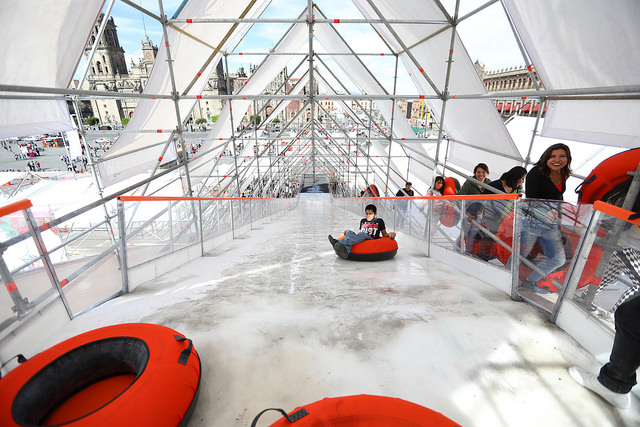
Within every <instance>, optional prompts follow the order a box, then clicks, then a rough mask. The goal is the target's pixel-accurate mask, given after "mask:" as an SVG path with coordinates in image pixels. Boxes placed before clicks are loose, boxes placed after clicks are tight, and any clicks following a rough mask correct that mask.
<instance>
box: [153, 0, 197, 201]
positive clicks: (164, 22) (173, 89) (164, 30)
mask: <svg viewBox="0 0 640 427" xmlns="http://www.w3.org/2000/svg"><path fill="white" fill-rule="evenodd" d="M158 6H159V7H160V15H161V16H162V34H163V37H164V40H165V50H166V52H167V64H168V69H169V76H170V78H171V98H172V99H173V103H174V105H175V108H176V123H177V126H176V129H177V133H178V137H179V138H180V145H181V146H182V158H180V154H179V152H178V148H177V147H176V146H175V139H173V138H172V140H173V142H174V148H175V150H176V155H177V156H178V163H182V167H183V168H184V173H185V177H186V180H187V192H186V193H187V194H188V195H189V197H193V190H192V189H191V178H190V177H189V166H188V162H187V147H185V142H184V138H183V134H182V133H183V132H184V130H183V128H182V118H181V115H180V94H179V93H178V90H177V87H176V79H175V76H174V73H173V60H172V59H171V49H170V48H169V35H168V33H167V24H168V21H167V17H166V15H165V14H164V9H163V7H162V0H158ZM183 191H184V188H183Z"/></svg>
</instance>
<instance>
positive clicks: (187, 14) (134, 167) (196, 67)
mask: <svg viewBox="0 0 640 427" xmlns="http://www.w3.org/2000/svg"><path fill="white" fill-rule="evenodd" d="M250 3H251V0H239V1H233V2H229V1H226V0H208V1H199V2H196V1H192V2H188V3H187V4H186V5H185V7H184V8H183V9H182V11H181V12H180V15H179V16H178V18H181V19H187V18H194V17H198V18H240V17H241V14H242V12H243V11H244V10H245V9H246V8H247V6H248V5H249V4H250ZM268 3H269V0H259V1H257V2H256V3H255V4H254V5H253V6H252V7H251V9H250V12H249V13H248V14H247V16H245V17H246V18H255V17H257V16H259V15H260V14H261V13H262V11H263V10H264V8H265V7H266V6H267V5H268ZM248 25H249V24H239V25H238V26H237V27H236V28H235V29H233V24H231V23H229V24H216V25H209V24H176V27H178V28H180V29H181V30H184V31H186V32H188V33H189V34H190V35H192V36H194V37H195V38H197V39H199V40H202V41H204V42H206V43H207V44H208V45H209V46H207V45H205V44H203V43H201V42H199V41H197V40H194V38H192V37H188V36H187V35H185V34H183V33H181V32H178V31H175V30H173V29H169V30H168V39H169V47H170V49H171V59H172V61H173V76H174V79H175V84H176V89H177V91H178V92H179V93H180V94H181V95H185V94H188V95H199V94H201V93H202V90H203V88H204V86H205V85H206V83H207V81H208V80H209V77H210V76H211V73H212V72H213V71H214V70H215V67H216V66H217V64H218V62H219V61H220V57H221V53H220V52H218V53H217V54H216V55H215V57H214V58H213V60H212V61H210V63H209V64H208V65H207V67H206V68H205V70H204V71H203V72H202V73H201V74H200V76H198V73H199V72H200V69H201V67H202V66H203V65H204V64H205V61H206V60H207V59H208V58H209V57H210V56H211V55H212V54H213V52H214V49H212V47H214V48H215V47H216V46H218V45H220V44H221V43H222V41H223V39H224V37H225V36H226V35H227V33H229V32H230V31H232V36H231V37H229V38H228V39H227V40H226V41H225V42H224V43H223V44H222V46H221V50H220V51H221V52H224V51H225V50H226V49H227V48H228V47H230V46H232V44H233V43H235V42H236V41H237V40H238V38H239V37H240V36H241V35H242V34H243V33H244V31H245V30H246V28H247V26H248ZM160 46H161V47H160V49H158V56H157V58H156V61H155V63H154V66H153V70H152V72H151V75H150V76H149V81H148V83H147V85H146V86H145V88H144V93H148V94H166V95H167V96H168V97H170V94H171V92H172V91H173V88H172V82H171V75H170V73H169V63H168V61H167V51H166V48H165V41H164V39H163V41H162V43H161V44H160ZM196 77H197V80H196V82H195V84H194V85H193V86H192V87H191V89H189V90H188V91H187V92H186V93H185V91H186V90H187V88H188V86H189V85H190V84H191V82H192V81H193V80H194V78H196ZM195 103H196V100H195V99H183V100H180V101H179V108H180V121H181V122H184V121H185V119H186V118H187V117H188V116H189V114H190V113H191V109H192V108H193V106H194V105H195ZM177 127H178V118H177V116H176V110H175V103H174V102H173V101H172V100H171V99H141V100H140V101H139V103H138V106H137V107H136V110H135V112H134V114H133V116H132V117H131V121H130V122H129V124H128V125H127V130H128V131H134V130H144V131H153V132H155V133H137V134H136V133H126V134H124V135H123V136H122V137H121V138H120V139H118V141H117V142H116V143H115V144H114V145H113V146H112V147H111V149H109V152H108V153H107V154H106V155H105V156H104V157H103V159H101V160H104V161H103V162H101V163H100V164H99V165H98V169H99V171H100V175H101V177H102V180H103V182H104V183H105V185H110V184H113V183H115V182H118V181H121V180H123V179H125V178H128V177H130V176H133V175H135V174H137V173H140V172H143V171H146V170H149V169H151V168H153V166H154V165H155V164H157V162H158V158H159V157H160V155H161V153H162V151H163V149H164V147H165V144H164V143H166V142H167V140H168V138H169V137H170V135H171V132H172V130H174V129H176V128H177ZM171 148H173V147H171ZM123 154H126V156H123ZM164 157H165V160H172V159H175V158H176V154H175V151H174V150H173V149H172V150H170V151H169V152H168V154H165V156H164Z"/></svg>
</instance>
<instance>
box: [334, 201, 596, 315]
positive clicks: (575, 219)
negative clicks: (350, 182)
mask: <svg viewBox="0 0 640 427" xmlns="http://www.w3.org/2000/svg"><path fill="white" fill-rule="evenodd" d="M505 196H507V195H502V196H497V195H493V196H462V197H461V196H451V197H412V198H395V197H388V198H346V199H334V202H335V203H338V204H339V205H341V206H342V207H343V208H344V209H346V210H348V211H350V212H353V213H355V214H357V215H363V213H364V208H365V206H366V205H367V204H370V203H372V204H374V205H376V206H377V208H378V217H381V218H383V219H384V220H385V223H386V224H387V228H388V230H389V231H395V232H398V233H403V234H406V235H409V236H412V237H415V238H417V239H421V240H424V241H426V242H427V246H426V247H427V254H428V253H429V247H431V246H432V245H435V246H439V247H441V248H444V249H447V250H451V251H454V252H457V253H460V254H461V255H464V256H467V257H472V258H474V259H477V260H479V261H483V262H486V263H489V264H491V265H493V266H494V267H496V268H500V269H504V270H506V271H510V272H511V273H512V278H513V279H512V280H513V283H515V284H516V286H517V287H516V291H515V293H516V295H518V296H520V297H521V298H522V299H524V300H526V301H527V302H529V303H531V304H533V305H536V306H538V307H539V308H541V309H543V310H544V311H546V312H548V313H553V312H556V311H557V310H558V307H559V303H560V302H561V296H562V294H563V292H566V291H564V288H565V287H566V280H567V277H568V275H569V271H570V268H571V266H572V263H573V262H575V261H576V256H577V253H578V249H579V247H580V245H581V242H582V241H583V239H584V238H585V233H586V232H587V230H588V229H589V228H588V224H589V220H590V217H591V215H592V207H591V205H579V206H574V205H572V204H570V203H564V202H560V201H544V200H526V199H525V200H520V199H517V198H514V197H513V196H511V197H510V198H507V197H505ZM514 218H515V219H516V220H515V221H514ZM603 229H604V228H603V227H600V232H599V233H600V234H603V233H604V231H603ZM514 235H515V236H518V238H517V239H515V245H516V247H517V248H518V250H517V252H516V254H515V255H513V254H514V249H513V248H514V238H513V237H514ZM602 255H603V249H602V248H601V246H600V245H599V244H598V242H596V243H595V244H593V245H592V246H589V248H588V251H587V252H586V255H585V257H586V258H588V260H589V261H588V262H587V263H586V265H585V266H584V267H583V268H582V269H581V270H578V271H579V273H580V278H579V280H578V282H577V289H578V291H579V292H580V293H582V292H583V291H586V290H587V289H589V286H595V287H597V286H598V284H599V283H600V277H601V274H600V273H599V271H597V270H598V263H599V260H600V258H601V257H602ZM512 263H513V265H517V266H518V268H517V269H512V268H511V265H512ZM600 269H602V267H600ZM576 274H577V273H576ZM592 292H595V291H592ZM599 298H602V296H600V295H599ZM589 304H591V302H589ZM589 308H590V309H591V310H595V309H594V307H593V306H589Z"/></svg>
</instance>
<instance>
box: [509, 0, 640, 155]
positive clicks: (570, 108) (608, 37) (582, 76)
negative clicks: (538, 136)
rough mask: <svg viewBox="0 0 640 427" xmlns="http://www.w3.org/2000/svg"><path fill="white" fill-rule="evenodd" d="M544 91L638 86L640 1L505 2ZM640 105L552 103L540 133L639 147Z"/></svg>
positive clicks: (626, 102) (632, 102) (631, 102)
mask: <svg viewBox="0 0 640 427" xmlns="http://www.w3.org/2000/svg"><path fill="white" fill-rule="evenodd" d="M504 3H505V6H506V8H507V10H508V12H509V15H511V17H512V19H513V21H514V23H515V25H516V28H517V29H518V33H519V34H520V37H521V38H522V41H523V43H524V45H525V47H526V50H527V52H528V53H529V55H530V57H531V60H532V62H533V64H534V65H535V70H536V72H537V73H538V75H539V76H540V79H541V80H542V82H543V84H544V86H545V88H546V89H582V88H601V87H610V86H628V85H639V84H640V72H639V71H638V70H640V50H639V49H638V41H639V40H640V25H638V23H639V22H640V2H638V1H635V0H620V1H613V2H604V1H600V0H565V1H554V0H541V1H536V2H531V1H526V0H504ZM638 117H640V101H638V100H637V99H636V100H608V101H591V102H582V101H580V100H558V101H553V102H551V103H550V104H549V109H548V111H547V113H546V120H545V124H544V128H543V130H542V134H543V135H545V136H549V137H552V138H562V139H570V140H576V141H583V142H590V143H595V144H601V145H611V146H621V147H630V148H631V147H637V146H640V120H638Z"/></svg>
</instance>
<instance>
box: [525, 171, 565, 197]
mask: <svg viewBox="0 0 640 427" xmlns="http://www.w3.org/2000/svg"><path fill="white" fill-rule="evenodd" d="M566 189H567V184H566V181H563V182H562V191H558V188H557V187H556V186H555V185H554V184H553V182H552V181H551V178H549V177H547V176H544V175H542V174H541V173H540V169H538V166H534V167H533V169H531V170H530V171H529V173H528V174H527V179H526V181H525V183H524V193H525V195H526V196H527V199H550V200H564V199H563V198H562V194H563V193H564V190H566Z"/></svg>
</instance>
